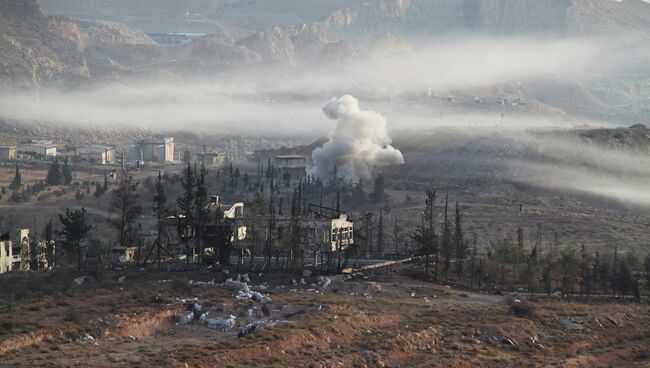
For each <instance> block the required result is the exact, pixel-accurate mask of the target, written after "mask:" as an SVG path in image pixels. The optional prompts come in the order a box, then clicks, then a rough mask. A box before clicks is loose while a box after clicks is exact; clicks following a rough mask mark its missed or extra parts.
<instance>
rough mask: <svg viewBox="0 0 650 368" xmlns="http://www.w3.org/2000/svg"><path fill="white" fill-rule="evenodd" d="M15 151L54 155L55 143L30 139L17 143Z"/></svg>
mask: <svg viewBox="0 0 650 368" xmlns="http://www.w3.org/2000/svg"><path fill="white" fill-rule="evenodd" d="M16 152H18V153H23V154H30V155H41V156H50V157H54V156H56V144H54V143H52V141H47V140H35V139H32V140H30V141H29V142H25V143H20V144H18V146H17V147H16Z"/></svg>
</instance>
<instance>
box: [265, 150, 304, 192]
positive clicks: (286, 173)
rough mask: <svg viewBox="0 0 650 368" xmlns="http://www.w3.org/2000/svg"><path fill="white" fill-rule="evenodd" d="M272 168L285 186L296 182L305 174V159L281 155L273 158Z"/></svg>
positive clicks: (297, 156) (299, 156) (298, 156)
mask: <svg viewBox="0 0 650 368" xmlns="http://www.w3.org/2000/svg"><path fill="white" fill-rule="evenodd" d="M273 168H274V169H275V170H276V171H277V172H278V173H279V175H280V177H281V178H282V181H283V182H284V183H285V186H290V184H291V182H292V181H297V180H299V179H301V178H302V177H304V176H305V175H306V173H307V158H306V157H305V156H301V155H283V156H275V157H273Z"/></svg>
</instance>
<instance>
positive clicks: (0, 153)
mask: <svg viewBox="0 0 650 368" xmlns="http://www.w3.org/2000/svg"><path fill="white" fill-rule="evenodd" d="M15 158H16V146H0V160H14V159H15Z"/></svg>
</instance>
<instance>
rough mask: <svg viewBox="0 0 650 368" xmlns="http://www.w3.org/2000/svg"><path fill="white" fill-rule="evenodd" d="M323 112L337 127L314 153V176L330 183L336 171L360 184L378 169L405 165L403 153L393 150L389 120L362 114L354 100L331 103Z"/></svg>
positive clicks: (347, 96) (356, 101)
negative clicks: (387, 126)
mask: <svg viewBox="0 0 650 368" xmlns="http://www.w3.org/2000/svg"><path fill="white" fill-rule="evenodd" d="M323 112H324V113H325V115H326V116H327V117H328V118H330V119H335V120H336V126H335V127H334V129H332V131H330V133H329V135H328V137H329V141H328V142H327V143H325V145H323V147H321V148H318V149H316V150H315V151H314V152H313V153H312V164H313V167H312V168H311V169H310V174H311V175H314V176H316V177H319V178H321V179H323V180H328V179H329V178H331V177H332V174H333V172H334V168H335V167H336V170H337V175H338V176H340V177H344V178H346V179H349V180H352V181H354V182H358V181H359V180H360V179H369V178H371V177H372V173H373V171H374V170H375V169H376V168H379V167H382V166H386V165H399V164H403V163H404V157H403V156H402V153H401V152H400V151H399V150H397V149H395V148H394V147H393V146H391V143H392V141H391V139H390V137H389V136H388V131H387V129H386V119H385V118H384V117H383V116H381V115H380V114H378V113H376V112H374V111H365V110H361V108H360V107H359V101H358V100H357V99H356V98H354V97H353V96H350V95H345V96H341V97H339V98H333V99H331V100H330V101H329V102H328V103H327V104H326V105H325V106H324V107H323Z"/></svg>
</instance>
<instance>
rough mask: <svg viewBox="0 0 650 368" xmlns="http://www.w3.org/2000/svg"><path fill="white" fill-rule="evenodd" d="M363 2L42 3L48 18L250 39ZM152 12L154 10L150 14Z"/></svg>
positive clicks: (60, 0)
mask: <svg viewBox="0 0 650 368" xmlns="http://www.w3.org/2000/svg"><path fill="white" fill-rule="evenodd" d="M361 2H363V0H328V1H322V0H192V1H169V0H166V1H160V0H94V1H92V2H89V1H86V0H40V3H41V5H42V6H43V9H44V11H45V12H47V13H48V14H61V15H66V16H70V17H73V18H79V19H93V20H110V21H116V22H120V23H124V24H126V25H128V26H130V27H134V28H138V29H142V30H144V31H145V32H154V33H222V32H226V33H227V34H228V35H229V36H230V37H240V36H245V35H250V34H252V33H255V32H260V31H264V30H266V29H268V28H271V27H277V26H285V25H288V24H300V23H313V22H320V21H322V20H324V19H325V18H327V17H328V16H329V15H331V14H332V13H333V12H335V11H336V10H338V9H340V8H344V7H349V6H353V5H356V4H359V3H361ZM151 9H156V11H155V12H151Z"/></svg>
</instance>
